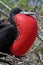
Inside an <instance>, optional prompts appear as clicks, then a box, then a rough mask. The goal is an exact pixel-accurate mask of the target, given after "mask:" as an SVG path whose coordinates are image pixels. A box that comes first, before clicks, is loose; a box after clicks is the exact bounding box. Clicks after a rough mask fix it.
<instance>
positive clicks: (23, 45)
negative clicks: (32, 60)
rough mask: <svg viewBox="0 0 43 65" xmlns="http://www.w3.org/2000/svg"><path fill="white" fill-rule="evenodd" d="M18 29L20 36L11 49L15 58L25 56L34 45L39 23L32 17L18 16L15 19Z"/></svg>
mask: <svg viewBox="0 0 43 65" xmlns="http://www.w3.org/2000/svg"><path fill="white" fill-rule="evenodd" d="M13 21H14V22H15V23H16V26H17V29H18V36H17V38H16V39H15V40H14V42H13V44H12V45H11V47H10V50H11V53H12V54H13V55H15V56H23V55H24V54H25V53H26V52H27V51H28V50H29V49H30V48H31V46H32V44H33V43H34V41H35V39H36V36H37V31H38V26H37V21H36V19H35V18H34V17H32V16H30V15H29V16H27V15H25V14H17V15H15V16H14V17H13Z"/></svg>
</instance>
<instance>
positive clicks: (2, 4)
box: [0, 1, 11, 11]
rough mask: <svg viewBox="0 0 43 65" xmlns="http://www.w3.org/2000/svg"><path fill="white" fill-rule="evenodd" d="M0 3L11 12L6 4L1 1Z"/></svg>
mask: <svg viewBox="0 0 43 65" xmlns="http://www.w3.org/2000/svg"><path fill="white" fill-rule="evenodd" d="M0 3H1V4H2V5H4V6H5V7H6V8H7V9H9V10H10V11H11V8H10V7H9V6H8V5H6V4H5V3H3V2H2V1H0Z"/></svg>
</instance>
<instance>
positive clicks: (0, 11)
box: [0, 9, 9, 17]
mask: <svg viewBox="0 0 43 65" xmlns="http://www.w3.org/2000/svg"><path fill="white" fill-rule="evenodd" d="M0 13H2V14H3V15H5V16H6V17H9V15H8V14H6V13H5V12H4V11H2V10H1V9H0Z"/></svg>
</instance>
